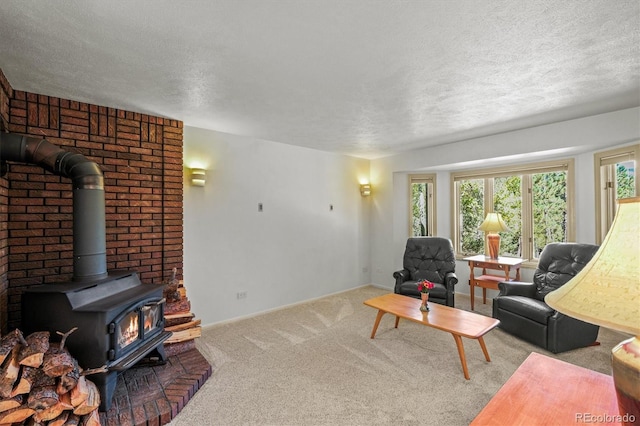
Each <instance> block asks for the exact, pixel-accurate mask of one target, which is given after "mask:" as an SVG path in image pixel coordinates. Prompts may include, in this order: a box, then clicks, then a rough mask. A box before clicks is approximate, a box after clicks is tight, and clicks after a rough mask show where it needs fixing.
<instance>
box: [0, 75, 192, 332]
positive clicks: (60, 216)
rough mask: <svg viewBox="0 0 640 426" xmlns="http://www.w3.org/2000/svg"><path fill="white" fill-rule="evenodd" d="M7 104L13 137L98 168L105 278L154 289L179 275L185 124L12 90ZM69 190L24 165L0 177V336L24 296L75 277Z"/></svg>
mask: <svg viewBox="0 0 640 426" xmlns="http://www.w3.org/2000/svg"><path fill="white" fill-rule="evenodd" d="M5 80H6V79H5ZM7 85H8V84H7ZM5 95H6V97H7V98H8V101H9V107H8V109H9V111H8V114H7V116H8V117H7V121H8V130H9V131H10V132H12V133H20V134H28V135H31V136H38V137H44V138H46V139H47V140H48V141H49V142H51V143H53V144H55V145H58V146H60V147H61V148H62V149H65V150H68V151H71V152H79V153H81V154H83V155H84V156H85V157H87V158H88V159H89V160H91V161H95V162H96V163H97V164H98V165H99V166H100V167H101V169H102V171H103V173H104V182H105V205H106V242H107V269H109V270H111V269H134V270H136V271H137V272H138V275H139V276H140V279H141V280H142V282H145V283H151V282H156V283H158V282H160V281H161V280H162V279H163V278H165V277H167V276H169V275H170V273H171V270H172V268H174V267H176V268H178V271H179V272H180V273H181V272H182V259H183V258H182V254H183V251H182V249H183V246H182V244H183V228H182V176H183V173H182V122H181V121H176V120H169V119H166V118H161V117H154V116H149V115H144V114H138V113H134V112H129V111H123V110H117V109H113V108H107V107H103V106H97V105H91V104H86V103H81V102H75V101H71V100H67V99H60V98H54V97H49V96H44V95H38V94H34V93H28V92H23V91H18V90H12V89H11V88H10V86H9V90H8V91H7V93H5ZM71 189H72V188H71V181H70V180H69V179H66V178H63V177H59V176H55V175H52V174H51V173H49V172H46V171H44V170H43V169H42V168H40V167H39V166H34V165H28V164H17V163H11V164H9V171H8V173H7V175H6V176H4V178H0V219H1V220H2V222H1V223H2V224H4V227H6V230H5V231H4V234H3V233H2V232H3V229H4V227H3V228H0V273H3V275H5V276H6V277H5V279H4V280H5V282H7V283H8V284H7V285H6V287H7V289H6V290H5V293H7V295H8V297H7V296H5V299H6V301H5V302H4V303H5V304H6V309H5V307H4V306H3V307H2V309H3V312H7V315H6V316H7V318H6V320H5V321H6V326H3V330H4V331H6V330H7V329H12V328H14V327H19V325H20V295H21V293H22V291H23V289H24V288H26V287H28V286H31V285H35V284H47V283H52V282H60V281H67V280H69V279H70V278H71V277H72V273H73V259H72V256H73V244H72V238H73V233H72V223H73V222H72V220H73V217H72V193H71ZM3 194H4V195H3ZM3 197H4V198H3ZM3 214H4V216H2V215H3ZM3 246H5V247H6V253H4V252H3ZM3 255H4V258H6V260H5V265H6V266H5V269H6V272H3V269H2V265H3V263H2V259H3ZM0 285H2V279H0ZM0 291H1V290H0ZM0 300H2V299H0ZM2 324H4V323H2ZM2 324H0V325H2Z"/></svg>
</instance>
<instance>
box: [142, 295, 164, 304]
mask: <svg viewBox="0 0 640 426" xmlns="http://www.w3.org/2000/svg"><path fill="white" fill-rule="evenodd" d="M166 301H167V299H166V298H165V297H163V298H162V299H160V300H158V301H157V302H151V303H147V304H146V305H145V306H158V305H162V304H163V303H166Z"/></svg>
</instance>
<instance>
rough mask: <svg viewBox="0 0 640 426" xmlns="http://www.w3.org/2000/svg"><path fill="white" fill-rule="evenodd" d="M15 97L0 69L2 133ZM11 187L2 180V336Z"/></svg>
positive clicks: (6, 289) (7, 290) (0, 202)
mask: <svg viewBox="0 0 640 426" xmlns="http://www.w3.org/2000/svg"><path fill="white" fill-rule="evenodd" d="M12 96H13V90H12V89H11V85H10V84H9V82H8V81H7V79H6V77H5V76H4V73H3V72H2V70H1V69H0V132H2V131H4V130H5V127H7V126H8V122H9V99H10V98H11V97H12ZM8 207H9V185H8V182H7V180H5V179H1V178H0V334H1V333H3V331H4V330H5V329H6V327H7V322H8V319H9V317H8V312H9V309H8V307H9V304H8V303H9V282H8V279H7V272H8V270H9V250H8V247H7V244H8V238H9V231H8V226H7V222H8V211H9V209H8Z"/></svg>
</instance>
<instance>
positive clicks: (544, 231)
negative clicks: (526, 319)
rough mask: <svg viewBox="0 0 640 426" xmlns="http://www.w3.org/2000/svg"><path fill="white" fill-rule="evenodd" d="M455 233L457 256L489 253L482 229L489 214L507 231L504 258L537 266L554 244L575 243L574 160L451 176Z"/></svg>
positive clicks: (471, 171) (503, 243)
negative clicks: (501, 220) (499, 218)
mask: <svg viewBox="0 0 640 426" xmlns="http://www.w3.org/2000/svg"><path fill="white" fill-rule="evenodd" d="M451 178H452V185H453V193H454V217H455V220H453V227H454V230H453V235H454V247H455V249H456V252H457V253H458V254H459V255H465V256H466V255H471V254H478V253H486V252H487V248H486V247H485V235H484V232H482V231H480V230H479V229H478V227H479V226H480V224H481V223H482V221H483V220H484V218H485V216H486V214H487V213H489V212H497V213H500V215H501V216H502V219H503V220H504V222H505V223H506V225H507V226H508V227H509V230H508V231H505V232H501V233H500V236H501V244H500V255H501V256H513V257H522V258H524V259H527V260H529V261H533V262H535V261H536V259H537V258H538V256H539V254H540V252H542V249H543V248H544V247H545V246H546V245H547V244H548V243H551V242H563V241H573V240H574V238H575V229H574V228H575V225H574V223H573V220H571V218H572V217H573V215H572V210H573V184H572V182H573V161H572V160H561V161H556V162H546V163H538V164H525V165H518V166H510V167H503V168H496V169H485V170H468V171H464V172H457V173H453V174H452V175H451Z"/></svg>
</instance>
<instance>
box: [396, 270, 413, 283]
mask: <svg viewBox="0 0 640 426" xmlns="http://www.w3.org/2000/svg"><path fill="white" fill-rule="evenodd" d="M393 278H395V279H396V281H397V280H398V278H400V279H402V281H401V282H405V281H407V280H408V279H409V271H408V270H406V269H403V270H401V271H395V272H394V273H393Z"/></svg>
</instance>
